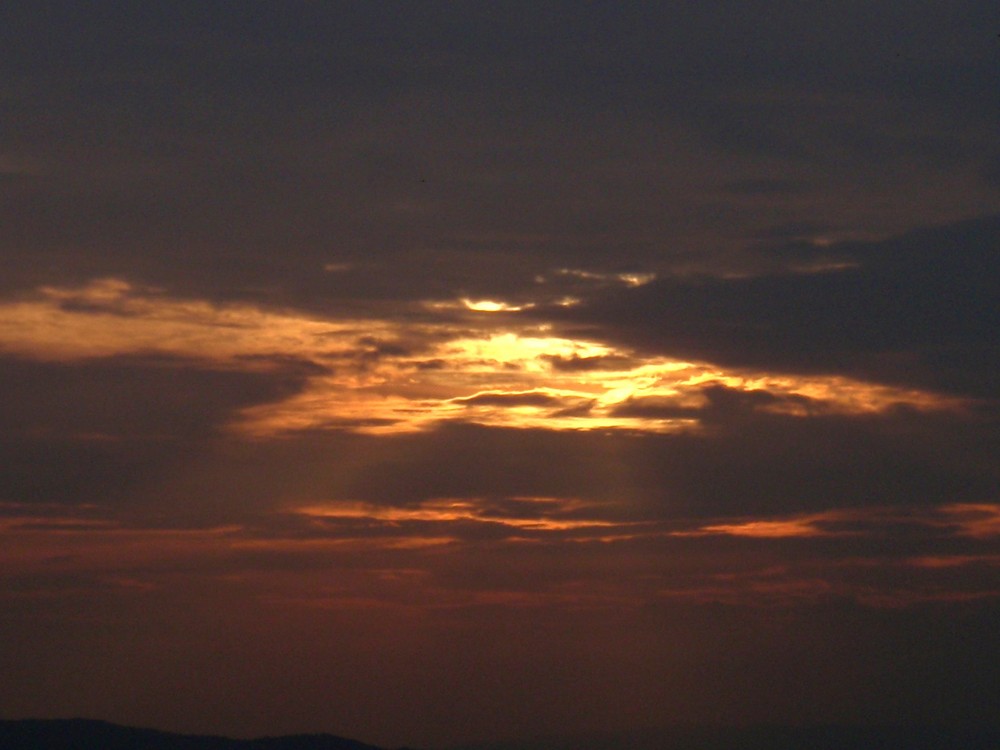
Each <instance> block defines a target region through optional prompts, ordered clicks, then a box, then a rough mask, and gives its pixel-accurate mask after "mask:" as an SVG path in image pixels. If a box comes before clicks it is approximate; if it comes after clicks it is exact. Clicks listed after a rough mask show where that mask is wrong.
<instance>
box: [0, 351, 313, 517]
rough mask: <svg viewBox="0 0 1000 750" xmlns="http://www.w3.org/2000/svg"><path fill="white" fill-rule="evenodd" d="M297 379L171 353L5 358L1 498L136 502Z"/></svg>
mask: <svg viewBox="0 0 1000 750" xmlns="http://www.w3.org/2000/svg"><path fill="white" fill-rule="evenodd" d="M301 382H302V376H301V374H300V373H299V372H297V371H296V370H295V369H292V370H282V369H278V370H276V371H272V372H239V371H232V370H215V369H210V368H204V367H202V366H199V365H198V364H197V363H193V362H190V361H187V360H177V359H170V358H143V357H111V358H105V359H98V360H92V361H86V362H74V363H49V362H33V361H25V360H19V359H13V358H2V359H0V385H2V387H0V390H2V393H3V396H2V397H0V454H2V460H3V463H4V465H5V466H6V467H7V468H6V471H5V472H4V479H3V481H2V482H0V497H2V498H3V499H4V500H6V501H10V502H27V503H32V504H38V503H41V504H46V503H60V504H71V505H78V504H81V503H97V504H101V505H104V504H106V503H112V504H118V503H121V502H124V503H125V504H134V503H136V502H138V501H140V500H141V495H142V493H143V491H144V489H146V488H148V487H150V486H153V485H156V484H157V483H159V482H162V481H164V478H165V477H167V476H169V474H170V472H171V471H173V470H176V469H177V467H178V466H180V465H184V464H185V463H187V462H188V461H190V460H191V459H192V457H193V456H195V455H197V453H198V450H199V444H200V443H201V441H204V440H206V439H209V438H211V437H212V436H214V435H217V434H218V432H219V431H220V429H221V428H223V427H224V426H225V425H226V423H228V422H229V420H231V419H232V418H233V416H234V415H235V412H236V411H237V410H238V409H240V408H242V407H246V406H250V405H253V404H257V403H261V402H266V401H270V400H272V399H275V398H277V397H280V396H283V395H290V394H291V393H293V392H295V390H297V389H298V387H299V386H300V385H301ZM140 504H141V503H140Z"/></svg>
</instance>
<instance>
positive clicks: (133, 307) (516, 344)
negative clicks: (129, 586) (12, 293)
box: [0, 277, 958, 437]
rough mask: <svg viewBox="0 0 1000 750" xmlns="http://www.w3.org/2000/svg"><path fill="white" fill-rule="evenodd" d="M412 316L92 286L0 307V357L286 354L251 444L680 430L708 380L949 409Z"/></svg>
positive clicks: (499, 305) (442, 308) (796, 397)
mask: <svg viewBox="0 0 1000 750" xmlns="http://www.w3.org/2000/svg"><path fill="white" fill-rule="evenodd" d="M644 280H645V279H644V278H643V279H638V281H637V282H636V283H638V282H641V281H644ZM618 281H619V283H633V282H634V281H635V280H632V279H631V277H630V278H629V279H625V278H622V279H618ZM527 306H528V305H522V306H521V307H527ZM421 309H422V310H423V312H422V314H421V315H420V316H418V319H417V318H401V319H399V320H395V319H392V318H391V317H377V316H374V315H373V316H371V317H368V318H364V319H358V318H342V319H332V318H329V317H321V316H319V315H315V314H312V315H310V314H306V313H303V312H300V311H297V310H269V309H264V308H261V307H257V306H253V305H249V304H227V305H220V304H214V303H211V302H208V301H205V300H193V299H180V298H176V297H171V296H169V295H167V294H165V293H163V292H162V291H160V290H156V289H150V288H141V287H137V286H134V285H131V284H129V283H128V282H125V281H122V280H119V279H103V280H98V281H94V282H92V283H90V284H88V285H86V286H83V287H78V288H60V287H43V288H41V289H39V290H38V291H37V293H36V294H34V295H33V296H31V297H27V298H19V299H15V300H11V301H8V302H5V303H0V352H3V353H8V354H13V355H17V356H22V357H30V358H35V359H41V360H50V361H73V360H82V359H88V358H100V357H109V356H118V355H158V356H175V357H182V358H186V359H192V360H196V361H200V362H203V363H204V364H205V366H210V367H223V368H233V369H257V370H259V369H266V368H268V367H280V366H281V363H283V362H285V363H287V362H288V361H289V359H292V360H300V361H308V362H311V363H313V364H317V365H321V366H322V368H316V372H315V373H314V374H312V375H310V376H309V377H308V378H307V379H306V381H305V383H304V386H303V389H302V390H301V391H300V392H299V393H297V394H295V395H292V396H291V397H288V398H286V399H284V400H282V401H279V402H275V403H268V404H262V405H258V406H256V407H253V408H250V409H246V410H244V411H243V412H242V413H240V414H239V415H237V417H236V418H235V420H234V422H233V424H232V428H233V429H234V430H235V431H237V432H239V433H242V434H246V435H253V436H256V437H268V436H273V435H278V434H282V433H287V432H290V431H296V430H306V429H347V430H354V431H359V432H372V433H394V432H406V431H414V430H421V429H427V428H429V427H431V426H433V425H435V424H438V423H441V422H444V421H448V420H461V421H465V422H474V423H478V424H483V425H492V426H504V427H537V428H545V429H573V430H583V429H630V430H643V431H659V432H663V431H670V430H678V429H690V428H692V427H697V426H698V424H699V421H700V417H701V415H702V410H703V409H704V408H706V407H709V408H710V407H711V406H712V404H711V403H709V398H708V396H706V393H705V388H706V386H710V385H722V386H725V387H727V388H730V389H734V390H739V391H761V392H766V393H765V395H766V396H767V397H768V398H766V399H763V400H758V401H754V402H753V404H752V408H754V409H759V410H765V411H772V412H785V413H791V414H798V415H806V414H809V413H812V411H813V410H815V409H820V410H822V411H824V412H829V411H835V412H847V413H859V412H878V411H881V410H883V409H886V408H889V407H891V406H893V405H895V404H899V403H906V404H909V405H912V406H916V407H918V408H948V407H953V406H955V405H957V404H958V402H957V401H954V400H953V401H948V400H946V399H944V398H943V397H941V396H938V395H936V394H931V393H926V392H921V391H915V390H901V389H896V388H890V387H887V386H878V385H873V384H869V383H864V382H861V381H856V380H850V379H848V378H843V377H822V376H815V377H809V378H803V377H792V376H787V375H780V374H772V373H747V372H735V371H727V370H724V369H722V368H719V367H715V366H713V365H711V364H708V363H692V362H683V361H678V360H672V359H668V358H666V357H650V356H639V355H637V354H635V353H634V352H630V351H627V350H624V349H618V348H615V347H613V346H610V345H608V344H605V343H601V342H599V341H597V340H592V339H587V338H581V337H576V336H569V335H565V334H561V333H560V332H559V331H557V330H556V329H554V328H553V327H551V326H549V325H545V324H540V323H537V322H535V323H525V322H522V319H521V318H519V317H518V316H517V315H516V314H515V313H516V312H517V310H518V309H519V307H518V306H517V305H512V304H508V303H504V302H499V301H471V300H468V299H464V300H458V301H456V302H455V303H453V304H444V303H434V304H426V305H423V306H421ZM435 310H437V312H438V313H439V314H438V315H437V316H435V315H434V311H435ZM428 311H430V313H428ZM482 313H487V314H482ZM489 313H506V314H504V315H493V314H489Z"/></svg>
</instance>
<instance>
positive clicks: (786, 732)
mask: <svg viewBox="0 0 1000 750" xmlns="http://www.w3.org/2000/svg"><path fill="white" fill-rule="evenodd" d="M665 743H666V744H665ZM803 743H806V744H803ZM806 746H808V747H810V748H811V749H812V750H869V748H874V747H878V748H880V750H995V749H996V748H998V747H1000V720H997V721H996V722H992V723H988V722H982V723H975V724H972V723H967V724H958V723H956V724H944V723H933V724H931V723H928V724H915V723H904V722H899V723H886V722H881V723H845V722H822V723H808V724H788V723H778V722H756V723H743V724H721V723H716V724H708V723H705V722H701V723H695V722H691V723H674V724H671V725H669V726H665V727H661V728H659V729H643V730H631V731H629V730H626V731H596V732H586V733H579V734H567V735H559V736H551V737H540V738H534V739H520V740H506V741H486V742H476V743H471V744H469V743H466V744H461V745H457V746H456V745H452V746H450V747H451V750H570V749H571V748H572V749H573V750H617V749H618V748H622V749H624V748H626V747H628V748H630V749H633V750H730V748H737V747H739V748H740V749H741V750H797V749H798V748H802V747H806ZM0 747H11V748H13V747H17V748H19V749H20V750H63V748H65V749H66V750H69V749H70V748H72V749H73V750H90V749H91V748H93V749H94V750H97V749H98V748H100V750H386V749H385V748H382V747H379V746H376V745H371V744H367V743H364V742H361V741H358V740H353V739H349V738H345V737H341V736H337V735H334V734H330V733H326V732H322V733H296V734H289V735H281V736H274V735H264V736H260V737H256V738H251V739H235V738H230V737H225V736H222V735H216V734H188V733H182V732H170V731H164V730H159V729H152V728H148V727H136V726H129V725H123V724H117V723H114V722H111V721H107V720H104V719H92V718H84V717H74V718H44V719H42V718H21V719H3V718H0ZM397 750H414V748H411V747H409V746H405V747H401V748H397Z"/></svg>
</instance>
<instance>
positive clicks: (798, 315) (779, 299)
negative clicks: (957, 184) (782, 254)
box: [551, 217, 1000, 398]
mask: <svg viewBox="0 0 1000 750" xmlns="http://www.w3.org/2000/svg"><path fill="white" fill-rule="evenodd" d="M998 241H1000V220H998V219H997V218H996V217H984V218H980V219H976V220H970V221H967V222H962V223H959V224H953V225H948V226H944V227H936V228H930V229H924V230H917V231H914V232H911V233H908V234H905V235H902V236H899V237H894V238H891V239H888V240H885V241H880V242H844V243H838V244H835V245H833V246H831V247H826V248H822V252H823V253H824V254H827V253H828V254H829V255H830V256H831V257H839V258H842V259H846V260H848V261H851V263H852V264H853V263H856V264H858V265H857V267H848V268H843V269H836V270H831V271H826V272H824V271H819V272H815V273H804V274H803V273H784V274H783V273H780V272H779V273H768V274H765V275H760V276H758V275H751V276H747V277H738V278H712V277H704V278H699V279H695V280H686V279H676V278H675V279H662V280H659V281H655V282H652V283H650V284H648V285H646V286H644V287H640V288H637V289H628V290H620V291H617V292H615V293H613V294H609V295H606V296H605V297H604V298H603V299H597V300H592V301H590V302H589V304H584V305H581V306H577V307H574V308H565V309H558V310H551V314H552V315H553V316H557V317H560V318H563V319H567V320H574V319H575V320H579V321H587V322H590V323H595V324H600V325H602V326H606V329H605V330H606V331H607V335H608V336H609V338H611V339H612V340H615V341H618V342H620V343H623V344H628V345H632V346H641V347H645V348H650V349H654V350H655V351H658V352H661V353H663V354H669V355H671V356H675V357H682V358H695V359H704V360H708V361H711V362H716V363H720V364H724V365H729V366H737V367H767V368H770V369H773V370H778V371H782V370H784V371H790V372H817V371H819V372H822V371H826V372H840V373H843V374H845V375H851V376H854V377H862V378H869V379H875V380H882V381H884V382H889V383H898V384H903V385H908V386H914V387H929V388H934V389H940V390H943V391H950V392H953V393H961V394H968V395H972V396H980V397H986V398H989V397H990V396H992V395H994V394H995V393H996V392H997V383H996V377H995V376H996V372H998V371H1000V370H998V368H997V366H996V365H997V357H998V349H997V347H996V345H995V336H994V331H995V330H996V328H997V326H998V325H1000V318H998V315H997V308H996V305H995V304H994V300H995V299H996V297H997V295H998V294H1000V266H998V262H1000V256H998V255H997V254H996V252H995V251H994V248H995V247H996V243H997V242H998ZM803 249H804V248H802V247H801V246H795V247H793V248H791V249H790V251H789V252H790V253H792V252H794V253H796V256H795V257H796V258H797V259H799V258H801V253H802V251H803Z"/></svg>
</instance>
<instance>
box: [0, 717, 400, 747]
mask: <svg viewBox="0 0 1000 750" xmlns="http://www.w3.org/2000/svg"><path fill="white" fill-rule="evenodd" d="M0 748H3V749H4V750H8V749H9V750H383V749H382V748H378V747H376V746H374V745H366V744H365V743H363V742H357V741H356V740H349V739H345V738H343V737H336V736H334V735H331V734H302V735H292V736H287V737H261V738H259V739H253V740H234V739H229V738H227V737H217V736H209V735H189V734H174V733H171V732H160V731H158V730H155V729H140V728H136V727H126V726H120V725H118V724H112V723H110V722H107V721H98V720H95V719H23V720H18V721H9V720H8V721H0ZM404 750H405V749H404Z"/></svg>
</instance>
